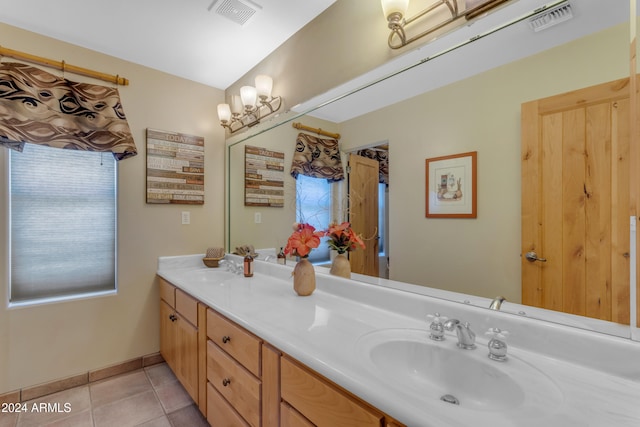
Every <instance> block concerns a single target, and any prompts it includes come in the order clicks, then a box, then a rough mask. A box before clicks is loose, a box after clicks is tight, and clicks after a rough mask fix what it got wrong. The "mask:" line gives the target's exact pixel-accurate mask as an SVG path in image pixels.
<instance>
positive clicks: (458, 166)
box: [426, 151, 478, 218]
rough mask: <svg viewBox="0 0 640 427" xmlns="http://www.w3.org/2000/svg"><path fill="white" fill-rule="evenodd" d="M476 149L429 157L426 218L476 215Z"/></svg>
mask: <svg viewBox="0 0 640 427" xmlns="http://www.w3.org/2000/svg"><path fill="white" fill-rule="evenodd" d="M477 155H478V152H477V151H472V152H469V153H462V154H454V155H451V156H443V157H434V158H432V159H427V160H426V200H427V209H426V216H427V218H476V217H477V212H476V207H477V181H476V163H477Z"/></svg>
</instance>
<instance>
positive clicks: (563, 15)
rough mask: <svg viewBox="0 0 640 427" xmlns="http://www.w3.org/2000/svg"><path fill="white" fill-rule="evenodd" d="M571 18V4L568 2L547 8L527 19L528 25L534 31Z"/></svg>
mask: <svg viewBox="0 0 640 427" xmlns="http://www.w3.org/2000/svg"><path fill="white" fill-rule="evenodd" d="M571 18H573V12H572V11H571V4H569V2H566V3H562V4H560V5H558V6H555V7H553V8H551V9H549V10H545V11H544V12H541V13H539V14H538V15H536V16H535V17H533V18H531V19H530V20H529V26H530V27H531V29H532V30H533V31H535V32H538V31H542V30H546V29H547V28H549V27H553V26H554V25H557V24H559V23H561V22H564V21H568V20H569V19H571Z"/></svg>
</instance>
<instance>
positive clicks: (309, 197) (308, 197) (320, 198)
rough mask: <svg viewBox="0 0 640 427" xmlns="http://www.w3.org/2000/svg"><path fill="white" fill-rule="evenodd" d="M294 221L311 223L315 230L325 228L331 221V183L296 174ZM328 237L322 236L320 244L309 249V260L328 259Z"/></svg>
mask: <svg viewBox="0 0 640 427" xmlns="http://www.w3.org/2000/svg"><path fill="white" fill-rule="evenodd" d="M296 221H298V222H306V223H309V224H311V225H313V226H314V227H315V228H316V230H325V229H326V228H327V227H328V226H329V222H330V221H331V184H329V182H328V181H327V180H326V179H322V178H311V177H308V176H305V175H302V174H300V175H298V177H297V178H296ZM327 239H328V237H324V238H322V241H321V242H320V246H318V248H317V249H314V250H312V251H311V255H309V261H311V262H313V263H319V262H325V261H329V246H328V245H327Z"/></svg>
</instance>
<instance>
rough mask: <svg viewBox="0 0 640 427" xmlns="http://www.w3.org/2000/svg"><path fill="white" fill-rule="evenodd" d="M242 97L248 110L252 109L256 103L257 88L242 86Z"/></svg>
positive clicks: (243, 103)
mask: <svg viewBox="0 0 640 427" xmlns="http://www.w3.org/2000/svg"><path fill="white" fill-rule="evenodd" d="M240 98H242V105H244V108H245V109H246V110H252V109H253V108H254V107H255V105H256V88H255V87H253V86H242V87H241V88H240Z"/></svg>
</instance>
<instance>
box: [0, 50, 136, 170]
mask: <svg viewBox="0 0 640 427" xmlns="http://www.w3.org/2000/svg"><path fill="white" fill-rule="evenodd" d="M25 143H33V144H40V145H46V146H50V147H56V148H66V149H73V150H84V151H99V152H112V153H113V155H114V157H115V159H116V160H122V159H126V158H128V157H131V156H135V155H136V154H137V150H136V146H135V143H134V141H133V136H132V135H131V130H130V129H129V124H128V123H127V119H126V117H125V114H124V110H123V108H122V103H121V101H120V95H119V93H118V90H117V89H116V88H111V87H106V86H100V85H94V84H88V83H78V82H73V81H70V80H67V79H64V78H60V77H58V76H55V75H53V74H50V73H48V72H46V71H43V70H41V69H39V68H36V67H32V66H30V65H26V64H21V63H10V62H8V63H2V64H0V145H3V146H5V147H8V148H12V149H14V150H17V151H22V148H23V147H24V144H25Z"/></svg>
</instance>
